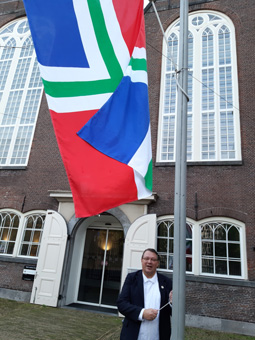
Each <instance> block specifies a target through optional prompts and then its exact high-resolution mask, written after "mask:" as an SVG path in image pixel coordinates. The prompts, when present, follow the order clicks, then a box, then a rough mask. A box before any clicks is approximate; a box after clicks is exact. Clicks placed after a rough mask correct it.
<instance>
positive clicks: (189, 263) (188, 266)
mask: <svg viewBox="0 0 255 340" xmlns="http://www.w3.org/2000/svg"><path fill="white" fill-rule="evenodd" d="M186 271H187V272H191V271H192V257H187V258H186Z"/></svg>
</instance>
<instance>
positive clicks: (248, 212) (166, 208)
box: [145, 0, 255, 323]
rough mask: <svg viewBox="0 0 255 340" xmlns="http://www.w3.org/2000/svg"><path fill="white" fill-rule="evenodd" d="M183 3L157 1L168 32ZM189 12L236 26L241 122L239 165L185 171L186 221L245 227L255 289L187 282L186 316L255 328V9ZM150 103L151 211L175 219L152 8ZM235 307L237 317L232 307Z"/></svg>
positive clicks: (225, 0) (226, 1)
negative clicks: (159, 154)
mask: <svg viewBox="0 0 255 340" xmlns="http://www.w3.org/2000/svg"><path fill="white" fill-rule="evenodd" d="M179 3H180V2H179V1H177V0H176V1H173V0H171V1H156V8H157V11H158V14H159V16H160V20H161V23H162V25H163V27H164V30H166V29H167V28H168V26H169V25H170V24H171V23H172V22H173V21H174V20H176V19H177V18H178V16H179ZM189 3H190V6H189V11H190V12H193V11H198V10H214V11H218V12H221V13H224V14H225V15H227V16H229V18H230V19H231V20H232V21H233V23H234V25H235V29H236V45H237V66H238V79H239V96H240V120H241V144H242V162H241V164H230V165H225V164H224V165H219V164H213V163H211V165H199V163H191V164H188V167H187V217H190V218H192V219H193V220H198V221H199V220H201V219H203V218H208V217H213V216H217V217H221V216H222V217H229V218H234V219H237V220H239V221H242V222H243V223H245V226H246V237H247V259H248V280H249V282H250V283H251V286H249V287H247V286H242V283H241V282H240V284H239V286H232V283H231V280H230V281H229V285H226V283H224V284H222V282H221V280H218V281H217V280H216V282H215V281H213V282H211V283H210V282H209V281H210V280H209V281H208V280H206V279H205V280H204V282H203V279H201V280H199V281H197V280H196V277H195V278H194V277H193V278H192V280H191V279H189V277H187V303H186V308H187V313H188V314H194V315H203V316H211V317H215V318H223V319H224V318H225V319H229V320H231V319H233V318H235V319H236V320H237V319H238V320H239V321H246V322H253V323H254V322H255V315H254V313H251V311H252V310H254V307H255V306H254V298H255V284H254V283H255V251H254V250H255V248H254V247H255V228H254V223H255V204H254V201H255V181H254V175H255V158H254V142H255V137H254V136H255V134H254V126H255V115H254V107H255V99H254V95H253V94H252V92H254V89H253V85H254V81H255V79H254V77H255V64H254V60H253V56H254V49H255V47H254V46H255V38H254V28H255V26H254V23H255V22H254V17H253V16H252V15H251V13H252V11H253V12H254V10H255V3H254V1H253V0H250V1H242V2H239V1H232V0H221V1H217V0H215V1H211V0H209V1H202V0H201V1H199V0H197V1H195V0H194V1H190V2H189ZM145 24H146V42H147V60H148V78H149V99H150V113H151V125H152V147H153V159H154V169H153V190H154V191H155V192H156V193H157V194H158V199H157V201H156V202H155V203H152V204H151V205H150V206H149V213H156V214H157V216H163V215H173V214H174V176H175V171H174V166H173V165H162V164H156V162H155V160H156V148H157V143H156V142H157V134H158V112H159V98H160V78H161V51H162V41H163V38H162V32H161V30H160V27H159V24H158V21H157V18H156V15H155V13H154V11H153V7H152V6H151V7H150V6H149V7H147V11H146V13H145ZM232 303H233V304H234V306H235V315H233V313H232V310H231V309H232V308H231V305H232Z"/></svg>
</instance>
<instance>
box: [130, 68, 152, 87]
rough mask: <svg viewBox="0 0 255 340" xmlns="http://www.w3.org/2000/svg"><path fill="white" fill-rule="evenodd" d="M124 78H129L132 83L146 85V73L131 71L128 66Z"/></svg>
mask: <svg viewBox="0 0 255 340" xmlns="http://www.w3.org/2000/svg"><path fill="white" fill-rule="evenodd" d="M124 76H125V77H130V79H131V81H132V82H133V83H144V84H146V85H148V74H147V72H146V71H133V70H132V68H131V66H128V67H127V69H126V72H125V75H124Z"/></svg>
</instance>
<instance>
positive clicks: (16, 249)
mask: <svg viewBox="0 0 255 340" xmlns="http://www.w3.org/2000/svg"><path fill="white" fill-rule="evenodd" d="M0 212H1V213H10V214H15V215H17V216H18V217H19V227H18V231H17V236H16V240H15V245H14V249H13V253H12V254H2V253H0V257H1V256H3V257H19V258H29V259H37V258H38V256H28V255H19V252H20V249H21V246H22V242H23V236H24V230H25V225H26V219H27V217H29V216H31V215H45V217H46V214H47V212H46V211H44V210H32V211H29V212H27V213H25V214H23V213H21V212H20V211H17V210H14V209H1V210H0ZM42 233H43V231H42ZM42 233H41V237H40V242H39V243H38V245H39V247H40V244H41V239H42ZM38 253H39V251H38Z"/></svg>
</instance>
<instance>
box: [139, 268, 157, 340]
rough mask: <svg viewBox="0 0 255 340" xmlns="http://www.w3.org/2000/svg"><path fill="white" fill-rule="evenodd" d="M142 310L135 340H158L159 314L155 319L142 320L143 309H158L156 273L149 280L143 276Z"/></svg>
mask: <svg viewBox="0 0 255 340" xmlns="http://www.w3.org/2000/svg"><path fill="white" fill-rule="evenodd" d="M143 289H144V308H143V309H142V310H141V313H140V315H139V320H142V323H141V327H140V331H139V335H138V339H137V340H159V312H158V315H157V317H156V318H155V319H154V320H152V321H148V320H145V319H143V318H142V315H143V311H144V309H147V308H154V309H159V308H160V298H161V297H160V291H159V285H158V276H157V273H156V274H155V275H154V276H153V277H152V278H150V279H148V278H147V277H146V276H145V275H144V274H143Z"/></svg>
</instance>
